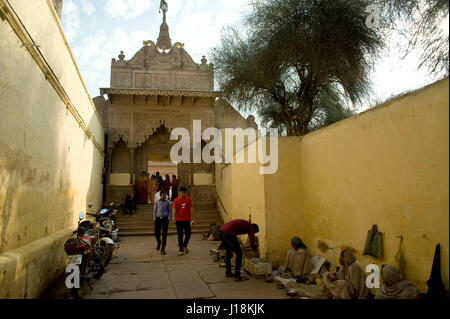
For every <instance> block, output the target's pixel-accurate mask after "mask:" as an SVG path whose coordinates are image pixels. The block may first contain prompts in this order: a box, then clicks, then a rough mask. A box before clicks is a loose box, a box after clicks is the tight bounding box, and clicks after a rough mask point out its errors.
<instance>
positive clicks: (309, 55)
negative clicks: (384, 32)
mask: <svg viewBox="0 0 450 319" xmlns="http://www.w3.org/2000/svg"><path fill="white" fill-rule="evenodd" d="M368 4H369V2H368V1H362V0H334V1H329V0H300V1H299V0H267V1H256V2H255V3H254V4H253V12H252V13H251V14H250V16H248V18H247V20H246V24H245V29H244V30H242V32H241V33H240V32H239V31H238V30H237V29H235V28H228V29H227V30H226V31H225V33H224V35H223V36H222V40H221V45H220V47H219V48H218V49H216V50H215V51H214V52H213V54H212V56H213V62H214V64H215V66H216V70H217V71H216V75H217V80H218V83H219V86H220V89H221V90H222V91H223V93H224V96H225V97H227V98H228V99H229V100H231V101H232V102H234V103H236V104H237V105H238V106H239V107H243V108H246V109H250V110H252V109H253V110H257V111H258V113H259V114H260V116H262V118H263V122H264V123H266V124H267V125H268V126H272V127H279V128H284V129H285V132H286V134H287V135H304V134H306V133H307V132H309V131H310V130H311V129H314V128H316V127H317V126H318V125H326V123H330V122H332V121H333V119H337V118H341V117H343V116H345V115H347V114H348V112H347V113H346V112H344V111H343V110H345V108H344V107H342V101H343V100H349V101H351V102H356V101H358V100H360V99H361V98H363V97H364V96H365V95H366V94H367V93H368V92H369V89H370V82H369V76H368V75H369V71H370V69H371V67H372V66H373V62H374V57H376V55H377V52H378V50H379V49H380V48H381V47H382V45H383V42H382V38H381V36H380V34H378V33H377V32H376V30H374V29H371V28H370V27H368V26H367V25H366V23H365V21H366V18H367V12H365V9H366V7H367V5H368ZM339 110H340V111H339ZM338 114H340V115H339V116H338Z"/></svg>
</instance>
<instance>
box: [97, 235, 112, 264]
mask: <svg viewBox="0 0 450 319" xmlns="http://www.w3.org/2000/svg"><path fill="white" fill-rule="evenodd" d="M100 246H101V255H102V257H101V258H102V263H103V267H106V266H108V264H109V262H110V261H111V259H112V254H113V250H114V248H113V244H107V243H105V242H104V241H102V242H101V243H100Z"/></svg>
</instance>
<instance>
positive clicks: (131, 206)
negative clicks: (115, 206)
mask: <svg viewBox="0 0 450 319" xmlns="http://www.w3.org/2000/svg"><path fill="white" fill-rule="evenodd" d="M120 207H121V208H122V210H123V212H124V213H125V215H127V214H130V215H131V214H134V213H135V212H136V200H135V199H134V198H132V197H131V195H127V196H126V197H125V204H123V205H120Z"/></svg>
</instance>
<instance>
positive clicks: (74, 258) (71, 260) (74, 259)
mask: <svg viewBox="0 0 450 319" xmlns="http://www.w3.org/2000/svg"><path fill="white" fill-rule="evenodd" d="M82 259H83V255H71V256H67V259H66V261H67V264H75V265H81V261H82Z"/></svg>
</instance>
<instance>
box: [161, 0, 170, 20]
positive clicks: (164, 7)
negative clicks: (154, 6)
mask: <svg viewBox="0 0 450 319" xmlns="http://www.w3.org/2000/svg"><path fill="white" fill-rule="evenodd" d="M161 10H162V12H163V23H166V14H167V11H169V6H168V5H167V2H166V0H161V2H160V4H159V13H161Z"/></svg>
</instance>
